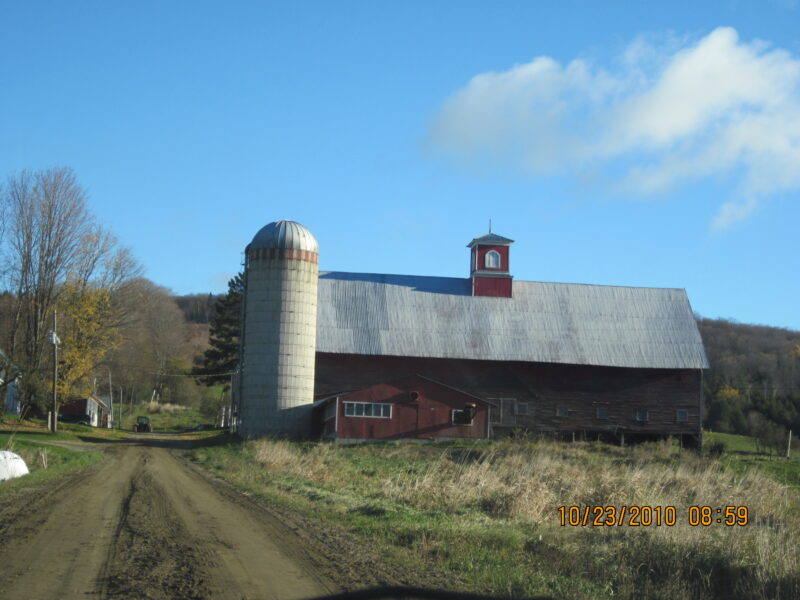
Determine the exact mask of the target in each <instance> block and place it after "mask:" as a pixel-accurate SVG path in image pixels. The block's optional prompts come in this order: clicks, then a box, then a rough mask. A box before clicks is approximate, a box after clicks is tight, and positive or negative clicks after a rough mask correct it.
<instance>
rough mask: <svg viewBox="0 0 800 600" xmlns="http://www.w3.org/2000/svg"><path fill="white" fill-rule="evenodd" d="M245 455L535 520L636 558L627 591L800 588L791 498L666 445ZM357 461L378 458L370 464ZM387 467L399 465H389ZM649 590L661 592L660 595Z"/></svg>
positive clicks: (612, 556)
mask: <svg viewBox="0 0 800 600" xmlns="http://www.w3.org/2000/svg"><path fill="white" fill-rule="evenodd" d="M249 450H250V451H251V452H252V453H253V456H254V458H255V460H256V461H257V462H258V463H259V464H261V465H263V466H264V467H265V468H267V469H268V470H269V471H271V472H273V473H276V474H280V475H288V476H292V477H297V478H301V479H303V480H306V481H311V482H314V483H316V484H319V485H322V486H325V487H326V488H329V489H334V490H335V489H344V488H347V489H351V490H359V491H360V493H362V494H363V495H364V496H365V497H367V496H368V497H369V498H372V499H375V498H377V499H381V500H383V501H385V502H390V503H401V504H403V505H406V506H411V507H414V508H417V509H420V510H437V511H452V512H454V513H458V512H463V511H464V510H465V509H467V510H469V509H473V510H475V511H478V512H480V513H482V514H483V515H485V517H486V518H488V519H496V520H498V522H505V523H520V524H524V525H526V526H534V527H538V528H540V530H541V531H543V532H544V535H549V536H551V537H552V539H557V540H560V541H559V542H558V543H561V544H563V545H565V546H566V545H569V544H577V545H578V546H580V545H581V544H583V545H585V544H592V545H594V546H597V547H599V548H600V549H601V552H606V553H608V554H609V556H608V560H609V561H620V560H627V561H630V562H631V563H632V564H634V563H635V564H637V565H639V566H638V567H637V568H635V569H629V570H628V571H627V572H626V573H627V574H623V575H621V576H619V577H617V585H618V586H621V589H618V592H619V593H620V594H622V595H623V596H625V595H627V594H626V593H624V589H622V588H625V586H628V588H627V589H628V594H630V595H631V596H635V595H636V594H637V593H638V592H637V591H635V590H638V591H641V589H642V587H641V586H642V581H643V580H644V582H645V584H647V581H650V582H651V583H652V585H658V586H664V585H666V584H665V581H666V582H667V584H668V585H667V588H663V587H662V588H658V589H660V590H663V589H666V590H668V593H670V594H674V595H676V597H687V598H688V597H698V596H704V595H708V594H707V593H706V592H708V593H710V592H709V590H714V589H716V590H719V588H720V586H722V588H723V589H727V588H726V587H725V586H729V585H734V587H733V588H731V589H730V590H728V591H729V592H730V593H732V594H735V595H739V596H740V597H741V596H742V595H743V594H745V595H746V596H750V597H763V598H768V597H792V596H793V594H795V593H800V589H798V588H797V585H798V574H799V573H800V556H799V554H798V544H797V543H796V541H795V540H796V535H797V533H798V529H799V528H798V523H797V519H796V517H792V516H790V515H791V512H792V509H791V507H792V503H793V502H797V499H796V493H795V492H792V491H791V490H790V489H788V488H787V487H786V486H783V485H781V484H779V483H777V482H775V481H774V480H772V479H770V478H768V477H766V476H764V475H762V474H760V473H757V472H749V473H746V474H744V475H737V474H735V473H733V472H730V471H726V470H724V469H723V468H722V466H721V465H720V463H719V462H717V461H715V460H709V459H704V458H702V457H698V456H696V455H694V454H691V453H688V452H682V451H680V450H679V449H677V448H674V447H672V446H670V445H668V444H648V445H643V446H640V447H635V448H626V449H622V448H616V447H612V446H607V445H601V444H585V443H576V444H562V443H553V442H508V443H498V444H495V445H493V446H489V447H488V448H485V449H483V448H478V449H457V448H444V449H441V448H439V449H437V448H431V447H426V448H421V447H419V446H403V445H400V446H376V447H371V448H358V449H352V448H351V449H348V448H342V447H337V446H334V445H330V444H317V445H307V446H300V445H296V444H291V443H288V442H282V441H257V442H251V443H250V445H249ZM421 456H424V457H425V458H420V457H421ZM354 457H358V458H359V460H358V461H355V462H354V461H353V458H354ZM365 457H366V458H369V457H371V458H373V459H374V461H375V462H374V463H369V464H370V465H371V466H370V468H368V469H365V468H364V467H363V464H364V462H365V460H366V458H365ZM393 463H396V464H398V465H404V466H403V468H393V467H392V464H393ZM562 505H566V506H586V505H589V506H616V507H620V506H622V505H627V506H631V505H638V506H653V507H655V506H661V507H663V506H675V507H677V517H678V518H677V524H676V525H675V526H674V527H666V526H661V527H639V528H637V527H627V526H623V527H595V528H591V527H589V528H570V527H561V526H560V519H559V514H558V512H557V507H559V506H562ZM693 505H707V506H712V507H724V506H728V505H730V506H747V507H748V509H749V514H750V518H751V523H750V525H747V526H744V527H728V526H725V525H718V524H714V525H712V526H710V527H692V526H690V525H689V523H688V507H689V506H693ZM576 536H577V537H576ZM604 540H605V541H604ZM609 544H610V545H611V546H609ZM584 550H585V549H584ZM575 551H576V552H578V551H580V550H578V549H576V550H575ZM611 564H613V563H611ZM601 568H602V567H601ZM615 568H616V567H615ZM745 572H746V573H748V574H749V575H748V576H746V577H745V576H743V575H742V574H743V573H745ZM642 578H643V580H642ZM737 578H738V579H737ZM743 586H744V587H743ZM654 589H655V588H654ZM650 592H653V590H650ZM645 595H647V596H650V597H666V596H661V592H658V593H646V594H645ZM711 595H712V596H713V594H711Z"/></svg>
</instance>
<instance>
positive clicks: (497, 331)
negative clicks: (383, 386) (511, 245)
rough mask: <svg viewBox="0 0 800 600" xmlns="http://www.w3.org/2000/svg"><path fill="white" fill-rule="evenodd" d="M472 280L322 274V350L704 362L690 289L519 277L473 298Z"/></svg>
mask: <svg viewBox="0 0 800 600" xmlns="http://www.w3.org/2000/svg"><path fill="white" fill-rule="evenodd" d="M469 291H470V281H469V279H456V278H448V277H415V276H400V275H382V274H365V273H332V272H329V273H320V280H319V301H318V316H317V351H319V352H331V353H344V354H368V355H392V356H416V357H429V358H463V359H474V360H515V361H532V362H551V363H569V364H588V365H602V366H616V367H640V368H691V369H697V368H707V367H708V361H707V359H706V355H705V351H704V349H703V344H702V340H701V339H700V333H699V331H698V329H697V325H696V323H695V320H694V315H693V314H692V311H691V308H690V307H689V301H688V298H687V297H686V292H685V291H684V290H677V289H661V288H632V287H613V286H597V285H583V284H566V283H541V282H534V281H515V282H514V297H513V298H490V297H472V296H470V295H469Z"/></svg>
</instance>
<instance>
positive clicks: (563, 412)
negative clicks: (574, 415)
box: [556, 406, 569, 417]
mask: <svg viewBox="0 0 800 600" xmlns="http://www.w3.org/2000/svg"><path fill="white" fill-rule="evenodd" d="M556 415H557V416H559V417H568V416H569V408H568V407H566V406H559V407H558V408H556Z"/></svg>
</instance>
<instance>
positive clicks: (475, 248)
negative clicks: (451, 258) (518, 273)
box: [467, 231, 514, 298]
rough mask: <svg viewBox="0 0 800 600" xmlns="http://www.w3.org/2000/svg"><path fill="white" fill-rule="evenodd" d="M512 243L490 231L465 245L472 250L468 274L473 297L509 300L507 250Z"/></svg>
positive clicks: (509, 281) (510, 278)
mask: <svg viewBox="0 0 800 600" xmlns="http://www.w3.org/2000/svg"><path fill="white" fill-rule="evenodd" d="M513 243H514V240H510V239H508V238H504V237H503V236H502V235H497V234H495V233H492V232H491V231H490V232H489V233H487V234H486V235H482V236H480V237H476V238H475V239H474V240H472V241H471V242H470V243H469V244H467V248H471V249H472V253H471V255H470V266H469V274H470V277H471V278H472V295H473V296H496V297H499V298H511V282H512V277H511V273H510V272H509V249H510V246H511V244H513Z"/></svg>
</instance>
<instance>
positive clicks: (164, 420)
mask: <svg viewBox="0 0 800 600" xmlns="http://www.w3.org/2000/svg"><path fill="white" fill-rule="evenodd" d="M114 411H115V412H116V414H117V415H119V414H120V413H121V414H122V421H121V426H122V429H126V430H128V431H131V430H132V429H133V423H134V421H135V420H136V417H137V416H138V415H146V416H148V417H150V423H151V425H152V426H153V431H154V432H162V433H166V432H174V431H182V430H183V429H185V428H189V427H195V426H197V425H201V424H212V423H211V422H210V421H209V419H208V417H205V416H203V415H202V414H201V412H200V411H199V410H198V409H196V408H190V407H187V406H181V405H178V404H169V403H156V402H148V403H144V404H136V405H134V406H133V407H132V410H131V407H130V406H129V405H128V404H125V403H123V404H122V405H119V404H117V403H114Z"/></svg>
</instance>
